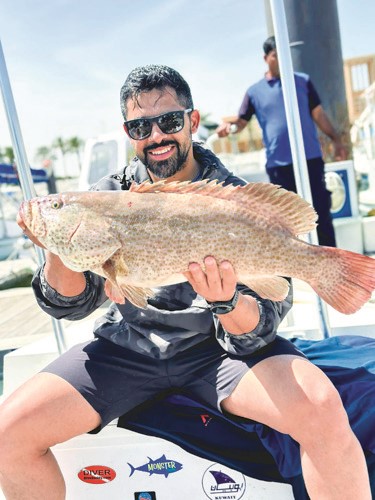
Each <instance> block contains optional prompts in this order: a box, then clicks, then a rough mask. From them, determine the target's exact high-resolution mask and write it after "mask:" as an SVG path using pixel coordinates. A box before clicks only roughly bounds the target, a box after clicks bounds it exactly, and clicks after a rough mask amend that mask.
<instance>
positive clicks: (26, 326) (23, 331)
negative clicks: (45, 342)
mask: <svg viewBox="0 0 375 500" xmlns="http://www.w3.org/2000/svg"><path fill="white" fill-rule="evenodd" d="M106 307H107V305H103V306H102V307H100V308H99V309H98V310H97V311H95V312H94V313H93V314H92V315H91V316H90V318H94V316H96V317H98V316H101V315H102V314H103V313H104V311H105V309H106ZM0 311H1V315H0V351H5V350H9V349H17V348H19V347H23V346H24V345H27V344H30V343H31V342H34V341H36V340H39V339H41V338H42V337H45V336H50V335H51V331H52V321H51V317H50V316H48V314H46V313H45V312H44V311H42V310H41V309H40V308H39V306H38V304H37V303H36V300H35V297H34V294H33V292H32V290H31V288H30V287H22V288H11V289H9V290H0ZM81 321H82V322H85V321H87V320H86V319H84V320H81ZM81 321H74V322H73V321H66V320H61V323H62V327H63V329H64V330H65V329H68V328H71V327H72V326H73V325H74V326H75V327H77V325H79V323H80V322H81Z"/></svg>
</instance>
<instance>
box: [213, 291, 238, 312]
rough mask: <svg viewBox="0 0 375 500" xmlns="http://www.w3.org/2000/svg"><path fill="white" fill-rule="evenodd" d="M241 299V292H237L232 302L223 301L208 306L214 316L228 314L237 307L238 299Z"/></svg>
mask: <svg viewBox="0 0 375 500" xmlns="http://www.w3.org/2000/svg"><path fill="white" fill-rule="evenodd" d="M239 297H240V292H239V291H238V290H236V291H235V292H234V295H233V297H232V298H231V299H230V300H223V301H218V302H209V301H208V300H207V304H208V305H209V308H210V309H211V312H213V313H214V314H228V313H230V312H231V311H233V309H234V308H235V307H236V305H237V302H238V299H239Z"/></svg>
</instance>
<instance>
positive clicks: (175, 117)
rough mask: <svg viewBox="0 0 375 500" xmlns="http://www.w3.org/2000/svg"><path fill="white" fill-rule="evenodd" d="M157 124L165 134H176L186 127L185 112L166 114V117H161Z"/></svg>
mask: <svg viewBox="0 0 375 500" xmlns="http://www.w3.org/2000/svg"><path fill="white" fill-rule="evenodd" d="M157 123H158V126H159V128H160V130H161V131H162V132H164V133H165V134H176V133H177V132H179V131H180V130H182V128H183V126H184V112H183V111H173V112H172V113H165V115H161V116H159V118H158V122H157Z"/></svg>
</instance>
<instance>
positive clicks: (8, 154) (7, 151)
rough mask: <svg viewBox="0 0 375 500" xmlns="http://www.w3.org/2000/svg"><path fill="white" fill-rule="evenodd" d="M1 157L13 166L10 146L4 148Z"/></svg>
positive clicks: (12, 154) (12, 153)
mask: <svg viewBox="0 0 375 500" xmlns="http://www.w3.org/2000/svg"><path fill="white" fill-rule="evenodd" d="M3 156H4V157H5V158H8V161H9V163H11V164H12V165H13V164H14V160H15V156H14V151H13V148H12V146H6V147H5V149H4V153H3Z"/></svg>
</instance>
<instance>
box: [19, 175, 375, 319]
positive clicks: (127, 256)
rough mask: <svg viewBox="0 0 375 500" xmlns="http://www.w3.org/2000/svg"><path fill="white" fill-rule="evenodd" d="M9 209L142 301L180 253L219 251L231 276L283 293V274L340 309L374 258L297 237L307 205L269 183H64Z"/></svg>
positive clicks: (170, 272)
mask: <svg viewBox="0 0 375 500" xmlns="http://www.w3.org/2000/svg"><path fill="white" fill-rule="evenodd" d="M19 217H20V218H21V219H22V220H23V222H24V224H25V225H26V226H27V227H28V228H29V229H30V230H31V232H32V233H33V234H34V235H35V236H36V237H37V238H38V239H39V241H40V242H41V243H42V244H43V245H44V246H45V247H46V248H47V249H48V250H50V251H51V252H52V253H54V254H56V255H58V256H59V257H60V258H61V260H62V261H63V263H64V264H65V265H66V266H67V267H68V268H70V269H72V270H74V271H87V270H90V271H93V272H94V273H97V274H99V275H101V276H104V277H105V278H106V285H105V291H106V293H107V295H108V297H109V298H111V299H112V300H114V301H116V302H118V303H124V301H125V300H129V301H130V302H132V303H133V304H135V305H136V306H138V307H141V308H144V307H146V304H147V298H149V297H152V295H153V292H152V288H155V287H160V286H165V285H171V284H174V283H180V282H183V281H186V277H185V276H184V274H183V273H184V272H186V271H187V269H188V265H189V263H190V262H198V263H200V264H202V265H203V261H204V258H205V257H206V256H208V255H212V256H213V257H215V258H216V259H217V261H218V262H220V261H222V260H229V261H230V262H231V263H232V264H233V266H234V268H235V271H236V274H237V277H238V280H239V282H241V283H244V284H245V285H247V286H248V287H250V288H251V289H252V290H254V291H255V292H256V293H257V294H258V295H259V296H261V297H263V298H268V299H272V300H275V301H280V300H283V299H284V298H285V297H286V295H287V293H288V288H289V283H288V280H286V279H285V277H291V278H298V279H300V280H303V281H305V282H307V283H308V284H309V285H310V286H311V287H312V288H313V289H314V290H315V292H316V293H317V294H318V295H319V296H320V297H321V298H322V299H323V300H324V301H325V302H327V303H328V304H330V305H331V306H332V307H334V308H335V309H337V310H338V311H340V312H342V313H345V314H350V313H354V312H355V311H357V310H358V309H359V308H360V307H362V305H363V304H364V303H365V302H367V301H368V300H369V299H370V297H371V293H372V291H373V290H374V288H375V259H372V258H371V257H368V256H365V255H361V254H357V253H354V252H350V251H346V250H342V249H338V248H332V247H325V246H319V245H312V244H309V243H307V242H306V241H304V240H303V239H301V238H299V236H300V235H303V234H306V233H308V232H310V231H311V230H313V229H314V228H315V227H316V219H317V215H316V212H315V211H314V209H313V208H312V207H311V205H310V204H308V203H307V202H306V201H305V200H303V199H302V198H300V197H299V196H298V195H297V194H295V193H292V192H290V191H286V190H285V189H283V188H280V187H279V186H275V185H273V184H270V183H250V184H248V185H245V186H233V185H228V186H223V185H222V184H220V183H217V182H216V181H211V182H208V181H200V182H194V183H191V182H170V183H166V182H165V181H160V182H156V183H154V184H152V183H149V182H144V183H142V184H139V185H137V184H133V185H132V187H131V189H130V190H129V191H88V192H66V193H61V194H56V195H48V196H44V197H37V198H33V199H31V200H29V201H25V202H23V203H22V205H21V207H20V211H19Z"/></svg>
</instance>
